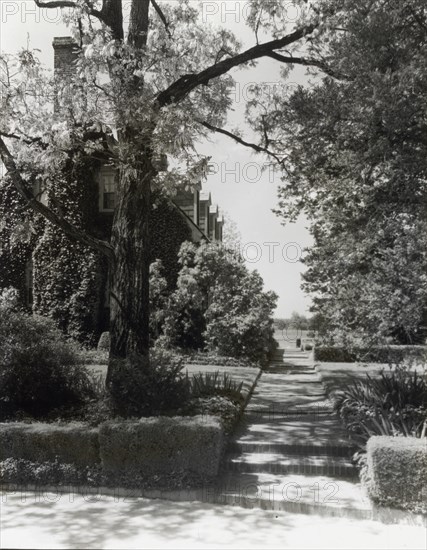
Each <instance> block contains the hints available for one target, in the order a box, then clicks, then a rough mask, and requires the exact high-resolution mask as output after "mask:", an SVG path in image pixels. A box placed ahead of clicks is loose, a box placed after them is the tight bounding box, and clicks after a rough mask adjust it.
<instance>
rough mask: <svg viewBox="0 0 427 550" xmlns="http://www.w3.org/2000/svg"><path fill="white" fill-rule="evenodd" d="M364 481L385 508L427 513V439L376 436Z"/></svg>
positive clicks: (372, 443)
mask: <svg viewBox="0 0 427 550" xmlns="http://www.w3.org/2000/svg"><path fill="white" fill-rule="evenodd" d="M366 451H367V456H366V464H365V466H364V471H363V473H362V480H363V482H364V484H365V486H366V488H367V491H368V494H369V496H370V497H371V498H372V500H373V501H374V502H375V503H377V504H380V505H382V506H390V507H393V508H401V509H403V510H408V511H411V512H415V513H423V514H426V513H427V438H421V439H420V438H415V437H389V436H373V437H371V438H370V439H369V440H368V443H367V446H366Z"/></svg>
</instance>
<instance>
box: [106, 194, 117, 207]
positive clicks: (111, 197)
mask: <svg viewBox="0 0 427 550" xmlns="http://www.w3.org/2000/svg"><path fill="white" fill-rule="evenodd" d="M115 202H116V201H115V193H104V210H114V207H115Z"/></svg>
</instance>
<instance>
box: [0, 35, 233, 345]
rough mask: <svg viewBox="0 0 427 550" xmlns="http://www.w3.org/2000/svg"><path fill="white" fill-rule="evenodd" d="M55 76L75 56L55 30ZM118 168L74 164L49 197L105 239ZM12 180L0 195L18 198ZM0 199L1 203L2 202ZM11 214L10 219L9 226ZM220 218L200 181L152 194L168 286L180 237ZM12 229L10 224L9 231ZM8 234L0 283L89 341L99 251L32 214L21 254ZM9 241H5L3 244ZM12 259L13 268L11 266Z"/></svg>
mask: <svg viewBox="0 0 427 550" xmlns="http://www.w3.org/2000/svg"><path fill="white" fill-rule="evenodd" d="M53 47H54V67H55V78H56V79H57V80H58V81H59V82H62V83H64V82H65V81H66V79H67V78H69V77H70V75H72V74H73V70H74V69H73V62H74V60H75V58H76V50H75V44H74V42H73V40H72V39H71V38H68V37H66V38H55V39H54V42H53ZM117 184H118V174H117V171H116V170H115V169H114V168H113V167H110V166H108V165H106V164H103V163H101V162H99V161H89V162H87V161H82V163H81V164H78V163H77V164H73V166H71V167H70V173H69V174H65V184H63V185H62V186H61V188H60V189H59V188H58V189H55V198H56V199H57V200H58V202H61V203H62V204H64V205H65V210H66V213H67V214H68V215H69V216H70V218H71V219H73V221H77V223H78V224H79V225H80V226H81V227H82V228H84V229H87V230H88V231H90V232H91V233H92V234H93V235H94V236H96V237H98V238H101V239H109V237H110V233H111V227H112V222H113V216H114V209H115V193H116V189H117ZM3 185H5V184H3ZM34 192H35V194H36V195H37V196H38V200H41V201H43V202H45V203H46V204H50V202H51V200H50V198H49V193H45V192H42V190H41V189H37V188H35V189H34ZM14 193H15V192H14V190H13V189H12V188H10V189H6V188H3V189H2V190H0V202H1V201H4V202H5V204H4V206H3V207H4V211H5V212H8V211H10V205H9V206H8V208H6V202H8V201H11V202H12V203H13V202H17V204H18V206H19V200H20V199H19V197H18V196H16V197H15V196H14ZM1 208H2V205H1V204H0V210H1ZM13 223H15V222H14V220H11V221H10V224H9V225H10V228H12V226H13ZM222 228H223V218H222V216H220V214H219V210H218V207H217V206H216V205H214V204H212V199H211V195H210V193H207V192H204V191H203V190H202V189H201V185H199V186H198V187H197V188H196V189H194V190H193V191H187V190H181V191H179V192H178V193H177V194H176V195H175V196H174V197H173V198H166V197H156V198H155V208H153V209H152V213H151V216H150V234H151V261H155V260H160V261H161V262H162V266H163V268H164V276H165V278H166V280H167V282H168V287H169V289H170V290H172V289H173V288H174V286H175V284H176V279H177V275H178V269H179V266H178V263H177V259H178V252H179V248H180V246H181V244H182V243H183V242H184V241H192V242H195V243H198V242H203V241H204V242H220V241H221V240H222ZM12 230H13V228H12V229H10V231H9V232H11V231H12ZM9 237H10V235H8V234H7V230H6V229H4V228H3V230H0V288H1V287H3V288H5V287H8V286H14V287H17V288H19V289H20V291H21V295H22V296H23V301H24V302H25V303H26V305H27V307H28V308H29V309H31V310H32V311H33V312H34V313H38V314H41V315H45V316H49V317H52V318H53V319H54V320H55V321H56V322H57V324H58V326H59V327H60V328H61V329H62V330H64V331H65V332H67V333H69V334H71V335H72V336H74V337H76V338H78V339H79V340H82V341H88V343H92V344H93V343H95V342H96V341H97V338H98V337H99V334H100V333H101V332H103V331H104V330H108V322H109V291H108V286H109V285H108V279H109V277H108V265H107V262H106V260H105V258H103V257H102V256H101V255H100V254H99V253H97V252H95V251H93V250H91V249H89V248H87V247H85V246H83V245H81V244H79V243H75V242H72V241H71V240H70V239H68V237H67V236H66V235H65V234H63V233H62V232H61V231H59V230H58V229H57V228H55V227H53V226H52V225H51V224H49V223H47V222H46V221H45V220H38V222H37V223H36V224H35V229H33V235H32V236H31V239H30V241H29V242H28V243H26V245H25V246H24V247H21V249H20V251H19V255H17V254H16V251H15V252H14V251H12V249H11V248H10V246H9V245H8V244H7V243H6V241H8V239H9ZM6 244H7V246H6ZM11 266H13V268H11Z"/></svg>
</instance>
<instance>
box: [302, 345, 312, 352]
mask: <svg viewBox="0 0 427 550" xmlns="http://www.w3.org/2000/svg"><path fill="white" fill-rule="evenodd" d="M304 349H305V351H311V350H312V349H313V346H312V345H311V344H305V346H304Z"/></svg>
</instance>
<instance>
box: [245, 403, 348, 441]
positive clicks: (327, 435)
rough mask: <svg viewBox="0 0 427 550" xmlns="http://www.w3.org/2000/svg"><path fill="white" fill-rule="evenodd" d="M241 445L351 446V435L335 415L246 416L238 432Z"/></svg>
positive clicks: (272, 414)
mask: <svg viewBox="0 0 427 550" xmlns="http://www.w3.org/2000/svg"><path fill="white" fill-rule="evenodd" d="M234 441H235V442H236V443H238V444H240V443H243V444H248V443H254V444H261V443H268V444H271V445H276V444H280V445H290V446H298V445H326V446H330V445H343V446H349V439H348V435H347V433H346V432H345V431H344V430H343V428H342V426H341V424H340V423H339V421H338V419H337V418H336V416H335V415H328V414H316V415H313V414H306V415H304V414H299V415H295V414H293V415H286V414H278V411H276V412H274V411H270V414H268V415H262V414H259V415H255V414H253V415H250V416H248V415H247V414H245V415H244V416H243V418H242V420H241V423H240V426H239V428H238V430H236V433H235V436H234Z"/></svg>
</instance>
